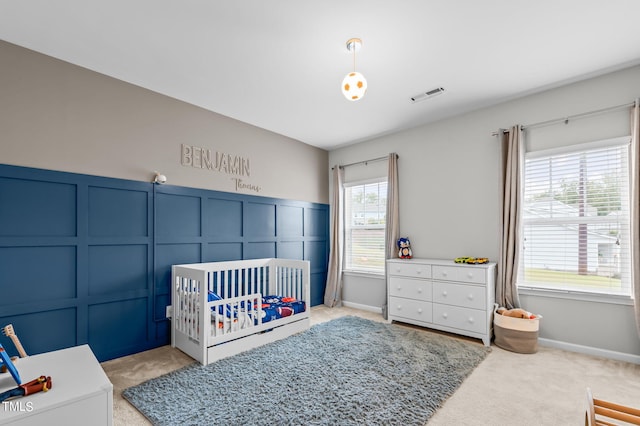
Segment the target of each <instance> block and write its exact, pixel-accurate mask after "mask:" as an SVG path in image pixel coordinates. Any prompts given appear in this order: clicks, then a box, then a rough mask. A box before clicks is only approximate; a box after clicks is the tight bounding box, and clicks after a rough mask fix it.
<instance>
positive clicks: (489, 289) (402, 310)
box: [387, 259, 496, 346]
mask: <svg viewBox="0 0 640 426" xmlns="http://www.w3.org/2000/svg"><path fill="white" fill-rule="evenodd" d="M495 280H496V264H495V263H493V262H490V263H486V264H482V265H466V264H459V263H455V262H454V261H452V260H441V259H390V260H387V306H388V321H389V322H392V321H400V322H405V323H409V324H414V325H419V326H423V327H429V328H433V329H436V330H441V331H447V332H451V333H456V334H461V335H464V336H469V337H474V338H477V339H482V342H483V343H484V344H485V346H489V345H490V344H491V334H492V314H493V304H494V301H495Z"/></svg>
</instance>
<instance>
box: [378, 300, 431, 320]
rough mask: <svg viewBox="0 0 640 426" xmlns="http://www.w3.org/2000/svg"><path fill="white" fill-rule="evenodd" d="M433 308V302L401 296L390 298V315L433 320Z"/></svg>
mask: <svg viewBox="0 0 640 426" xmlns="http://www.w3.org/2000/svg"><path fill="white" fill-rule="evenodd" d="M432 309H433V306H432V304H431V302H423V301H420V300H411V299H403V298H401V297H390V298H389V316H394V317H401V318H407V319H412V320H416V321H422V322H431V319H432Z"/></svg>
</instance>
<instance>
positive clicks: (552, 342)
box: [538, 338, 640, 364]
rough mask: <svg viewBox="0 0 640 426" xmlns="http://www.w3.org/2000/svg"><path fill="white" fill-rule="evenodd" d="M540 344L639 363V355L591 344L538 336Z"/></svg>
mask: <svg viewBox="0 0 640 426" xmlns="http://www.w3.org/2000/svg"><path fill="white" fill-rule="evenodd" d="M538 343H539V344H540V345H541V346H546V347H549V348H556V349H562V350H565V351H569V352H577V353H581V354H585V355H591V356H598V357H601V358H608V359H615V360H617V361H624V362H629V363H632V364H640V355H634V354H627V353H624V352H616V351H610V350H608V349H600V348H594V347H591V346H582V345H576V344H574V343H567V342H560V341H558V340H551V339H542V338H538Z"/></svg>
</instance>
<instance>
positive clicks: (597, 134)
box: [329, 66, 640, 361]
mask: <svg viewBox="0 0 640 426" xmlns="http://www.w3.org/2000/svg"><path fill="white" fill-rule="evenodd" d="M639 95H640V67H637V66H636V67H632V68H628V69H626V70H622V71H618V72H613V73H609V74H607V75H604V76H600V77H596V78H591V79H587V80H584V81H581V82H577V83H572V84H567V85H565V86H562V87H558V88H553V89H549V90H547V91H545V92H541V93H538V94H533V95H529V96H527V97H524V98H520V99H516V100H512V101H509V102H506V103H502V104H499V105H495V106H492V107H488V108H484V109H481V110H477V111H474V112H471V113H468V114H465V115H462V116H459V117H455V118H452V119H448V120H443V121H439V122H436V123H433V124H429V125H425V126H422V127H419V128H415V129H412V130H407V131H403V132H399V133H396V134H392V135H389V136H385V137H381V138H378V139H375V140H373V141H369V142H366V143H361V144H355V145H351V146H347V147H343V148H340V149H336V150H333V151H331V152H330V153H329V164H330V165H331V166H332V165H334V164H348V163H353V162H357V161H363V160H367V159H371V158H376V157H380V156H384V155H387V154H388V153H389V152H396V153H398V154H399V156H400V158H399V181H400V233H401V235H402V236H406V237H409V238H410V239H411V243H412V249H413V254H414V257H422V258H444V259H453V258H455V257H458V256H476V257H489V258H490V259H492V260H495V259H497V256H498V244H499V243H498V238H499V232H498V208H499V193H498V182H499V174H498V173H499V172H498V171H499V149H498V143H497V139H496V138H495V137H494V136H492V133H493V132H495V131H496V130H498V129H499V128H508V127H510V126H512V125H514V124H523V125H526V124H532V123H537V122H541V121H546V120H550V119H556V118H562V117H566V116H571V115H575V114H581V113H584V112H588V111H594V110H599V109H602V108H607V107H611V106H615V105H620V104H625V103H630V102H633V100H634V99H635V97H637V96H639ZM443 96H446V94H445V95H443ZM430 102H438V98H436V99H433V100H432V101H430ZM416 107H417V108H419V107H420V105H417V106H416ZM629 133H630V129H629V113H628V111H619V112H614V113H609V114H604V115H600V116H595V117H590V118H583V119H577V120H572V121H570V122H569V123H568V124H566V125H565V124H560V125H555V126H549V127H545V128H538V129H535V130H532V131H531V132H530V133H529V134H528V137H529V140H530V141H531V143H530V144H529V145H530V146H528V149H529V150H538V149H544V148H550V147H553V146H558V145H566V144H570V143H571V144H574V143H580V142H587V141H591V140H598V139H603V138H612V137H617V136H623V135H628V134H629ZM352 167H354V168H358V170H357V171H356V170H353V171H351V173H352V174H353V175H357V176H358V178H365V177H367V175H371V176H376V175H379V173H380V172H379V170H376V168H375V167H371V165H368V166H365V165H361V166H352ZM349 169H351V167H349V168H347V170H349ZM384 294H385V292H384V281H382V280H379V279H366V278H363V277H361V276H357V277H354V276H348V275H347V276H346V277H345V280H344V292H343V296H344V299H345V301H346V302H347V303H352V304H355V305H370V306H372V307H373V308H374V309H378V308H379V307H380V306H381V305H382V304H383V301H384ZM372 299H375V300H372ZM521 301H522V303H523V306H524V307H525V308H527V309H529V310H531V311H533V312H536V313H539V314H541V315H543V317H544V318H543V320H542V321H541V329H540V336H541V338H542V339H548V340H549V342H548V343H550V344H555V343H558V342H559V344H562V345H564V346H565V347H569V346H571V347H573V346H578V347H582V346H583V347H584V348H581V349H584V350H585V351H591V352H592V353H596V354H605V355H614V356H618V355H620V354H623V355H622V357H624V356H625V354H630V355H631V357H632V358H633V359H634V360H636V361H640V357H638V355H640V339H639V338H638V334H637V333H636V330H635V324H634V322H633V316H632V313H633V307H632V306H631V304H630V303H629V302H630V301H629V300H627V301H626V302H623V303H622V304H621V303H601V302H595V301H592V300H572V299H560V298H556V297H554V296H550V295H545V294H527V295H522V300H521Z"/></svg>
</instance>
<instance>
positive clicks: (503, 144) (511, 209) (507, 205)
mask: <svg viewBox="0 0 640 426" xmlns="http://www.w3.org/2000/svg"><path fill="white" fill-rule="evenodd" d="M498 136H499V137H500V138H501V140H500V150H501V160H502V161H501V166H502V170H501V174H500V177H501V179H500V191H501V192H500V193H501V197H502V202H501V203H500V227H501V239H500V252H499V259H498V277H497V283H496V303H498V304H499V305H500V306H504V307H506V308H508V309H513V308H519V307H520V299H519V297H518V288H517V278H518V262H519V259H520V243H521V240H520V238H521V236H520V209H521V206H522V172H523V166H524V140H523V135H522V126H520V125H516V126H513V127H512V128H511V129H510V130H509V131H501V132H499V133H498Z"/></svg>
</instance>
